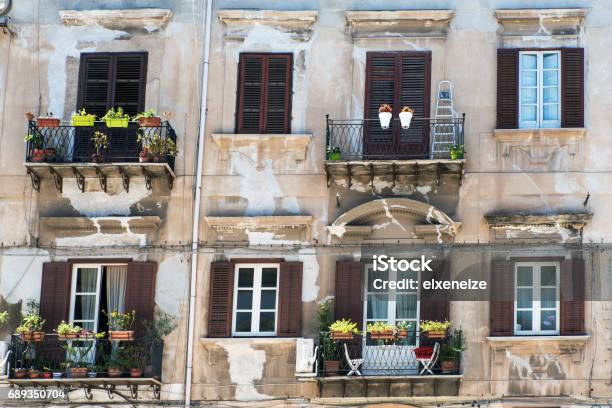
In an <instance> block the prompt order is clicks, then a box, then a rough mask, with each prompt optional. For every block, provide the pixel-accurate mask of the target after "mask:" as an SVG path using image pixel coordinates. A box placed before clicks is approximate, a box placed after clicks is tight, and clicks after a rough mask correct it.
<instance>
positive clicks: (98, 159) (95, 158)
mask: <svg viewBox="0 0 612 408" xmlns="http://www.w3.org/2000/svg"><path fill="white" fill-rule="evenodd" d="M91 161H92V162H94V163H102V155H101V154H92V155H91Z"/></svg>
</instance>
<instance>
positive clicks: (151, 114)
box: [132, 109, 157, 122]
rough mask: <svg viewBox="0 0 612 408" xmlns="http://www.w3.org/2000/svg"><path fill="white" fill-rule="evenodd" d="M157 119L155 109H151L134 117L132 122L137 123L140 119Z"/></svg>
mask: <svg viewBox="0 0 612 408" xmlns="http://www.w3.org/2000/svg"><path fill="white" fill-rule="evenodd" d="M155 117H157V112H155V109H149V110H146V111H144V112H141V113H139V114H138V115H136V116H134V117H133V118H132V120H133V121H135V122H137V121H138V119H140V118H155Z"/></svg>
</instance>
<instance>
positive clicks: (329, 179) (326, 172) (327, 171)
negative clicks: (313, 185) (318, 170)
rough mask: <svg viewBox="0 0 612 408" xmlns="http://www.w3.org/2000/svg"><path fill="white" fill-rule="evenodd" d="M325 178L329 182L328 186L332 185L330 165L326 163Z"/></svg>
mask: <svg viewBox="0 0 612 408" xmlns="http://www.w3.org/2000/svg"><path fill="white" fill-rule="evenodd" d="M325 179H326V183H327V188H329V186H331V175H330V174H329V165H328V164H327V163H325Z"/></svg>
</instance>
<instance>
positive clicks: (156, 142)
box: [148, 134, 178, 163]
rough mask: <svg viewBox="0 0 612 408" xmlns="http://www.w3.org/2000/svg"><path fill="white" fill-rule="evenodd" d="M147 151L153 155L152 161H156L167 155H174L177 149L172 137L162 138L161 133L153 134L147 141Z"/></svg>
mask: <svg viewBox="0 0 612 408" xmlns="http://www.w3.org/2000/svg"><path fill="white" fill-rule="evenodd" d="M148 151H149V153H151V156H153V161H154V162H156V163H161V162H164V161H165V160H166V158H167V156H172V157H174V156H176V155H177V154H178V150H177V148H176V144H175V143H174V141H173V140H172V139H168V138H163V137H162V136H161V135H158V134H156V135H153V137H152V138H151V140H150V141H149V145H148Z"/></svg>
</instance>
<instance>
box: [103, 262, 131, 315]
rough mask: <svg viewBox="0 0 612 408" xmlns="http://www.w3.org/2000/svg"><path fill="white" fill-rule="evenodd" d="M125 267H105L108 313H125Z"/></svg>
mask: <svg viewBox="0 0 612 408" xmlns="http://www.w3.org/2000/svg"><path fill="white" fill-rule="evenodd" d="M126 281H127V265H115V266H107V267H106V304H107V307H108V310H109V311H112V310H115V309H116V310H117V311H119V313H124V312H125V284H126Z"/></svg>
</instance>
